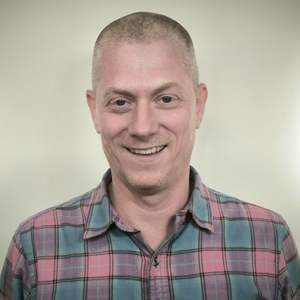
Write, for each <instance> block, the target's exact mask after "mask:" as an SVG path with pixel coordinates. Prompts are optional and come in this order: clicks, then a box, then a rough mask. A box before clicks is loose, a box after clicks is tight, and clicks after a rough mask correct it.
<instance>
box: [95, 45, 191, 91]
mask: <svg viewBox="0 0 300 300" xmlns="http://www.w3.org/2000/svg"><path fill="white" fill-rule="evenodd" d="M98 72H99V74H98V78H99V80H98V86H99V85H105V86H106V85H116V84H117V85H120V84H121V83H124V84H125V83H130V84H134V83H139V84H142V83H148V84H152V83H153V84H155V82H156V81H161V80H166V81H167V82H170V81H182V80H183V77H186V76H187V75H189V74H188V70H187V68H186V67H185V64H184V63H183V58H182V52H181V50H180V48H179V47H178V46H177V47H176V46H174V45H171V44H170V43H166V42H163V41H157V42H151V43H147V44H146V43H124V42H122V43H115V44H113V45H110V46H108V47H105V48H104V49H103V52H102V55H101V60H100V62H99V70H98ZM189 79H190V80H191V78H190V76H189Z"/></svg>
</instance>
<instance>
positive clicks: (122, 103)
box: [115, 100, 126, 106]
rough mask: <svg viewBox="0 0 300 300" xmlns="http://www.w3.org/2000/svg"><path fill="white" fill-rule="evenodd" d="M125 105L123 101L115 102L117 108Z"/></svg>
mask: <svg viewBox="0 0 300 300" xmlns="http://www.w3.org/2000/svg"><path fill="white" fill-rule="evenodd" d="M125 103H126V101H125V100H117V101H116V102H115V104H116V105H117V106H123V105H125Z"/></svg>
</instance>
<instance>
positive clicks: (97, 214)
mask: <svg viewBox="0 0 300 300" xmlns="http://www.w3.org/2000/svg"><path fill="white" fill-rule="evenodd" d="M190 179H191V184H193V190H192V193H191V197H190V200H189V202H188V204H187V205H186V206H185V208H184V209H182V210H180V211H179V212H178V213H177V214H176V218H175V223H174V226H175V227H176V228H178V227H179V226H180V225H181V224H182V223H183V221H184V219H185V216H186V215H187V212H189V213H190V214H191V215H192V218H193V219H194V221H195V223H196V224H197V225H198V226H199V227H201V228H204V229H207V230H209V231H210V232H211V233H213V232H214V226H213V218H212V210H211V202H210V193H209V190H208V188H207V187H206V186H205V185H204V184H203V183H202V181H201V178H200V176H199V174H198V173H197V171H196V170H195V169H194V168H193V167H190ZM110 182H111V171H110V169H109V170H108V171H106V173H105V174H104V175H103V178H102V182H101V183H100V184H99V185H98V186H97V187H96V188H95V189H94V191H93V193H92V196H91V199H90V203H89V206H88V209H87V214H86V222H85V232H84V235H83V238H84V239H89V238H92V237H95V236H98V235H101V234H103V233H105V232H106V231H107V230H108V228H109V227H110V226H111V225H112V224H115V225H116V226H117V227H119V228H120V229H121V230H123V231H126V232H137V230H136V229H133V228H129V227H127V226H126V225H124V224H123V223H122V222H119V220H120V217H119V215H118V213H117V212H116V210H115V208H114V207H113V205H112V204H111V202H110V200H109V198H108V195H107V188H108V184H109V183H110Z"/></svg>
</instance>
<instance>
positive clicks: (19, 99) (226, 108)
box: [0, 0, 300, 265]
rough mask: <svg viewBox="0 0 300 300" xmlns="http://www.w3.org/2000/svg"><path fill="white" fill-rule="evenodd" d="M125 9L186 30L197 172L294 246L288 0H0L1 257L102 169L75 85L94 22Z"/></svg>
mask: <svg viewBox="0 0 300 300" xmlns="http://www.w3.org/2000/svg"><path fill="white" fill-rule="evenodd" d="M136 11H151V12H157V13H162V14H166V15H168V16H170V17H171V18H174V19H175V20H177V21H179V22H180V23H181V24H182V25H183V26H184V27H185V28H186V29H187V30H188V31H189V33H190V34H191V36H192V39H193V41H194V46H195V49H196V54H197V60H198V64H199V70H200V81H201V82H204V83H206V85H207V87H208V92H209V93H208V94H209V97H208V102H207V106H206V111H205V114H204V119H203V123H202V125H201V127H200V129H199V130H198V131H197V139H196V144H195V149H194V153H193V157H192V165H193V166H194V167H196V169H197V170H198V171H199V173H200V175H201V177H202V180H203V182H204V183H205V184H206V185H208V186H209V187H211V188H213V189H216V190H218V191H220V192H223V193H226V194H229V195H232V196H235V197H238V198H240V199H242V200H245V201H248V202H252V203H255V204H258V205H261V206H263V207H266V208H269V209H271V210H274V211H276V212H278V213H280V214H281V215H282V216H283V217H284V218H285V219H286V221H287V223H288V224H289V226H290V228H291V230H292V232H293V235H294V238H295V240H296V243H297V245H298V249H299V248H300V228H299V227H300V226H299V212H300V183H299V178H300V141H299V134H300V1H299V0H295V1H292V0H286V1H279V0H267V1H264V0H260V1H257V0H254V1H234V0H228V1H223V0H214V1H208V0H207V1H203V0H172V1H171V0H165V1H162V0H152V1H138V0H131V1H115V0H111V1H103V0H97V1H96V0H93V1H74V0H72V1H71V0H64V1H58V0H53V1H40V0H28V1H21V0H17V1H5V0H0V37H1V39H0V178H1V180H0V185H1V186H0V194H1V195H0V196H1V197H0V203H1V207H0V214H1V215H0V264H1V265H2V263H3V261H4V258H5V254H6V252H7V249H8V246H9V243H10V240H11V237H12V235H13V234H14V232H15V230H16V229H17V226H18V224H19V223H20V222H22V221H23V220H25V219H26V218H28V217H29V216H31V215H33V214H35V213H37V212H39V211H41V210H43V209H46V208H48V207H51V206H54V205H56V204H59V203H61V202H64V201H67V200H69V199H70V198H72V197H75V196H78V195H80V194H83V193H84V192H86V191H88V190H90V189H92V188H93V187H95V186H96V185H97V184H98V183H99V182H100V181H101V178H102V174H103V173H104V172H105V171H106V169H107V168H108V164H107V162H106V158H105V156H104V154H103V152H102V149H101V142H100V136H98V135H97V134H96V132H95V130H94V127H93V123H92V120H91V117H90V114H89V110H88V107H87V105H86V100H85V90H86V89H87V88H91V81H90V73H91V60H92V51H93V46H94V42H95V40H96V38H97V36H98V34H99V32H100V31H101V30H102V29H103V28H104V26H106V25H107V24H108V23H110V22H111V21H113V20H115V19H117V18H119V17H121V16H124V15H126V14H129V13H132V12H136Z"/></svg>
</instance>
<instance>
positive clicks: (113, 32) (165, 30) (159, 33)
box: [92, 12, 199, 93]
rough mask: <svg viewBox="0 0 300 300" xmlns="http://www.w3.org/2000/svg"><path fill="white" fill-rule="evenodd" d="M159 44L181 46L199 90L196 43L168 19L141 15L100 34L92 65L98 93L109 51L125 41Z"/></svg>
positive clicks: (158, 15) (128, 18) (115, 22)
mask: <svg viewBox="0 0 300 300" xmlns="http://www.w3.org/2000/svg"><path fill="white" fill-rule="evenodd" d="M155 41H164V42H166V43H171V44H172V45H173V44H174V43H175V44H177V46H178V47H179V49H180V50H181V53H182V58H183V63H184V64H185V66H186V67H187V71H188V72H189V73H190V76H191V78H192V81H193V83H194V86H195V90H197V85H198V83H199V82H198V81H199V73H198V66H197V61H196V56H195V50H194V46H193V42H192V39H191V37H190V35H189V33H188V32H187V30H186V29H185V28H184V27H183V26H181V25H180V24H179V23H178V22H176V21H175V20H173V19H171V18H169V17H167V16H164V15H161V14H156V13H150V12H137V13H133V14H130V15H127V16H124V17H122V18H120V19H117V20H115V21H113V22H112V23H110V24H109V25H107V26H106V27H105V28H104V29H103V30H102V31H101V33H100V34H99V36H98V38H97V40H96V43H95V47H94V54H93V65H92V86H93V91H94V93H95V92H96V86H97V81H98V79H99V72H100V62H101V55H102V53H103V51H104V50H105V49H107V48H109V47H113V46H115V45H116V44H117V43H122V42H126V43H130V44H132V43H141V44H144V43H145V44H148V43H151V42H155Z"/></svg>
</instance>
